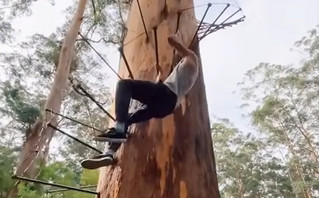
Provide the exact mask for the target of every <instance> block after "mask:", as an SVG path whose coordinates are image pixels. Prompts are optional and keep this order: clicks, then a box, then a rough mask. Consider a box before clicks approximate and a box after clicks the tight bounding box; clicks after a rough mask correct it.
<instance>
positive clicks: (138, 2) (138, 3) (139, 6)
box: [137, 0, 149, 40]
mask: <svg viewBox="0 0 319 198" xmlns="http://www.w3.org/2000/svg"><path fill="white" fill-rule="evenodd" d="M137 5H138V9H139V11H140V14H141V18H142V22H143V26H144V31H145V34H146V37H147V39H148V40H149V36H148V33H147V29H146V25H145V21H144V17H143V13H142V9H141V5H140V1H139V0H137Z"/></svg>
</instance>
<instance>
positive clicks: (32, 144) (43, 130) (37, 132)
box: [8, 0, 87, 198]
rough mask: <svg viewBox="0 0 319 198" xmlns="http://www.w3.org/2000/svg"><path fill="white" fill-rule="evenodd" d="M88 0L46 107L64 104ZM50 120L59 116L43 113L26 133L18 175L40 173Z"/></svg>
mask: <svg viewBox="0 0 319 198" xmlns="http://www.w3.org/2000/svg"><path fill="white" fill-rule="evenodd" d="M86 2H87V0H80V1H79V3H78V7H77V10H76V12H75V15H74V18H73V22H72V24H71V26H70V29H69V30H68V32H67V34H66V36H65V39H64V42H63V45H62V48H61V52H60V57H59V64H58V68H57V71H56V74H55V78H54V82H53V85H52V88H51V91H50V93H49V96H48V99H47V101H46V104H45V109H51V110H53V111H54V112H60V108H61V103H62V100H63V97H64V94H65V89H66V86H67V80H68V76H69V72H70V63H71V60H72V55H73V51H74V50H73V49H74V43H75V41H76V39H77V35H78V32H79V29H80V26H81V23H82V18H83V13H84V9H85V5H86ZM48 122H50V123H51V124H52V125H54V126H56V125H57V116H56V115H51V114H50V113H47V112H45V111H44V112H43V114H42V116H41V117H40V118H39V119H38V120H37V121H36V122H35V124H34V125H33V126H32V127H31V128H30V129H29V132H27V133H26V141H25V142H24V144H23V147H22V151H21V154H20V159H19V163H18V166H17V170H16V174H17V175H18V176H26V177H30V178H35V177H36V176H37V174H38V172H39V169H38V168H39V167H38V165H39V162H44V161H45V159H46V157H47V153H48V147H49V144H50V141H51V139H52V136H53V135H54V130H53V129H52V128H50V127H47V126H46V124H47V123H48ZM14 188H15V190H13V191H15V192H10V193H9V196H8V197H10V198H13V197H17V190H16V186H15V187H14Z"/></svg>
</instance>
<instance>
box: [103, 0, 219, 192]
mask: <svg viewBox="0 0 319 198" xmlns="http://www.w3.org/2000/svg"><path fill="white" fill-rule="evenodd" d="M137 2H138V1H133V3H132V6H131V10H130V14H129V17H128V22H127V28H128V32H127V35H126V37H125V40H124V41H125V42H124V43H126V42H129V41H130V40H132V39H134V41H132V42H131V43H130V44H128V45H126V46H125V47H124V53H125V55H126V58H127V60H128V62H129V64H130V66H131V69H132V72H133V76H134V78H135V79H144V80H155V76H156V69H155V60H156V57H155V45H154V43H155V42H154V41H155V38H154V36H153V30H152V28H154V27H157V35H158V52H159V64H160V66H161V67H162V68H163V70H164V72H165V74H166V75H168V74H169V72H170V69H171V60H172V57H173V50H172V49H171V48H170V47H169V45H168V42H167V36H168V35H169V34H172V33H174V32H175V31H176V28H177V27H176V26H177V20H178V16H177V11H178V10H181V9H183V8H190V7H193V2H192V1H186V0H183V1H173V0H167V1H162V0H156V1H146V0H144V1H140V5H141V11H142V13H143V17H144V21H145V26H146V31H147V32H146V34H144V35H143V36H141V37H138V35H139V34H141V33H143V32H144V28H143V23H142V20H141V15H140V12H139V9H138V5H137ZM179 24H180V25H179V30H180V32H181V33H182V37H183V42H184V44H185V45H186V46H189V45H190V44H191V40H192V38H193V36H194V34H195V31H196V28H197V24H196V18H195V13H194V10H193V9H189V10H186V11H184V12H182V14H181V17H180V22H179ZM137 37H138V38H137ZM193 50H194V51H195V52H196V54H197V55H198V56H199V57H200V54H199V49H198V43H197V44H196V45H194V46H193ZM120 74H121V76H122V77H125V78H126V77H128V72H127V70H126V67H125V65H124V62H123V61H121V66H120ZM131 132H132V133H133V135H132V137H131V138H130V139H129V141H128V142H127V143H126V144H125V145H124V146H123V147H121V149H120V150H119V152H118V155H117V157H118V159H119V161H118V164H117V165H116V166H112V167H107V168H103V169H102V170H101V173H100V179H99V186H98V191H99V192H100V193H101V197H102V198H105V197H114V198H115V197H117V198H122V197H141V198H143V197H145V198H146V197H181V198H186V197H198V198H200V197H203V198H204V197H211V198H217V197H219V191H218V186H217V177H216V171H215V162H214V154H213V149H212V140H211V136H210V127H209V117H208V110H207V102H206V95H205V89H204V82H203V75H202V71H201V70H200V74H199V77H198V80H197V82H196V84H195V85H194V87H193V89H192V91H191V92H190V93H189V95H188V96H187V98H186V99H185V100H184V101H183V102H182V105H181V107H180V108H178V109H177V110H176V111H175V113H174V114H173V115H170V116H167V117H166V118H164V119H162V120H156V119H152V120H150V121H149V122H147V123H143V124H136V125H134V127H133V128H132V130H131Z"/></svg>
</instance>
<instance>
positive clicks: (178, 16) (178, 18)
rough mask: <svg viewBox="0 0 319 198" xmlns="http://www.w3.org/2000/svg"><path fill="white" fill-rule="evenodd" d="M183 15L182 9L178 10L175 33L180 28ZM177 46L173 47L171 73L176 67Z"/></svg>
mask: <svg viewBox="0 0 319 198" xmlns="http://www.w3.org/2000/svg"><path fill="white" fill-rule="evenodd" d="M181 15H182V12H181V11H178V12H177V24H176V30H175V33H177V31H178V29H179V22H180V18H181ZM175 51H176V50H175V48H174V49H173V57H172V62H171V63H172V65H171V70H170V72H169V73H172V71H173V69H174V57H175V56H174V55H175Z"/></svg>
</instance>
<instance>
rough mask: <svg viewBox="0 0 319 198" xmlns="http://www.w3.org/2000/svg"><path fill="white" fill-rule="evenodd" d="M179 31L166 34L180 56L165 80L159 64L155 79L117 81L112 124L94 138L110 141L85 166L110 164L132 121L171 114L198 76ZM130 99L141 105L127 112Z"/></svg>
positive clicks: (196, 63)
mask: <svg viewBox="0 0 319 198" xmlns="http://www.w3.org/2000/svg"><path fill="white" fill-rule="evenodd" d="M178 35H179V32H178V33H177V34H174V35H171V36H169V37H168V43H169V44H170V45H171V46H172V47H173V48H174V49H176V51H177V52H178V53H179V54H180V55H181V56H182V59H181V60H180V61H179V62H178V64H177V65H176V66H175V67H174V69H173V71H172V72H171V74H170V75H169V76H168V77H167V78H166V79H165V80H164V81H162V79H163V76H162V75H163V73H162V72H161V69H160V67H159V66H157V67H158V70H159V72H158V75H157V78H156V82H155V83H154V82H150V81H143V80H126V79H125V80H120V81H119V82H118V84H117V89H116V94H115V116H116V122H115V126H114V127H112V128H110V129H108V131H107V132H106V133H103V134H101V135H98V136H96V137H95V138H94V139H95V140H96V141H103V142H110V146H109V149H108V151H107V152H106V153H105V154H103V155H99V156H96V157H93V158H91V159H86V160H84V161H82V163H81V164H82V166H83V167H84V168H89V169H95V168H99V167H101V166H106V165H110V164H112V163H113V161H114V156H113V155H114V153H115V151H116V150H117V149H118V148H119V146H120V143H122V142H125V141H126V140H127V129H128V127H129V126H130V125H131V124H133V123H138V122H143V121H147V120H149V119H151V118H164V117H165V116H167V115H169V114H171V113H173V111H174V109H175V108H176V107H177V106H178V105H179V104H180V102H181V100H182V98H183V97H184V96H185V95H186V94H187V93H188V92H189V91H190V89H191V88H192V86H193V85H194V83H195V81H196V79H197V76H198V70H199V69H198V57H197V55H196V54H195V53H194V52H193V51H191V50H189V49H187V47H185V46H184V45H183V44H182V42H181V40H180V38H179V36H178ZM131 99H135V100H138V101H139V102H141V103H142V104H143V105H142V106H141V107H140V108H138V109H137V110H135V111H134V112H133V113H129V112H128V109H129V104H130V101H131Z"/></svg>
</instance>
